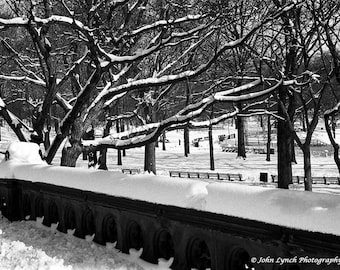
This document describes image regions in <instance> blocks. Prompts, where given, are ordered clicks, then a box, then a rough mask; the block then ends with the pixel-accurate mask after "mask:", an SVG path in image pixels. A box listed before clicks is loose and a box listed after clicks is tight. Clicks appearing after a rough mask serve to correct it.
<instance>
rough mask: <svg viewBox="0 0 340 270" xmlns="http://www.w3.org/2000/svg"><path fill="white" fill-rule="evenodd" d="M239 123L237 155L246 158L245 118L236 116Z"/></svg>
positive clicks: (237, 123)
mask: <svg viewBox="0 0 340 270" xmlns="http://www.w3.org/2000/svg"><path fill="white" fill-rule="evenodd" d="M236 125H237V157H238V158H239V157H242V158H246V144H245V137H244V119H243V118H242V117H237V118H236Z"/></svg>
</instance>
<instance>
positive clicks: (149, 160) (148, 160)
mask: <svg viewBox="0 0 340 270" xmlns="http://www.w3.org/2000/svg"><path fill="white" fill-rule="evenodd" d="M144 171H146V172H149V173H150V172H153V173H154V174H156V143H155V142H152V143H149V144H146V145H145V151H144Z"/></svg>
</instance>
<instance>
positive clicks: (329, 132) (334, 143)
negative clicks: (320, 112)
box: [324, 115, 340, 174]
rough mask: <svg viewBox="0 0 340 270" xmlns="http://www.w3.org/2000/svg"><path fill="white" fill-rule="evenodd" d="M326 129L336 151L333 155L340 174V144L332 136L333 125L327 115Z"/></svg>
mask: <svg viewBox="0 0 340 270" xmlns="http://www.w3.org/2000/svg"><path fill="white" fill-rule="evenodd" d="M324 118H325V127H326V131H327V135H328V138H329V140H330V142H331V144H332V146H333V149H334V154H333V158H334V161H335V164H336V166H337V167H338V171H339V174H340V158H339V144H338V143H337V142H336V141H335V140H334V137H333V136H332V131H331V123H330V120H329V115H325V116H324Z"/></svg>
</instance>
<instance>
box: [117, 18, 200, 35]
mask: <svg viewBox="0 0 340 270" xmlns="http://www.w3.org/2000/svg"><path fill="white" fill-rule="evenodd" d="M205 17H206V15H187V16H185V17H182V18H179V19H170V20H159V21H157V22H154V23H152V24H148V25H145V26H143V27H140V28H139V29H136V30H134V31H131V32H129V33H124V34H123V35H122V36H120V37H119V38H118V40H121V39H122V38H125V37H131V36H135V35H138V34H141V33H143V32H145V31H149V30H152V29H155V28H159V27H164V26H170V25H176V24H181V23H184V22H190V21H197V20H201V19H203V18H205Z"/></svg>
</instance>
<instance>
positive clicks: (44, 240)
mask: <svg viewBox="0 0 340 270" xmlns="http://www.w3.org/2000/svg"><path fill="white" fill-rule="evenodd" d="M167 265H169V263H168V262H164V263H163V264H162V263H159V265H153V264H150V263H147V262H145V261H142V260H141V259H139V257H138V253H137V252H134V251H133V250H132V251H131V254H129V255H127V254H123V253H121V252H119V250H117V249H115V248H114V245H113V244H108V245H107V246H101V245H98V244H95V243H93V242H91V241H86V240H84V239H80V238H77V237H74V236H73V235H71V234H64V233H61V232H59V231H57V230H55V226H54V227H53V228H50V227H45V226H44V225H42V224H41V221H21V222H12V223H11V222H9V221H8V220H7V219H6V218H4V217H2V216H0V269H1V270H9V269H15V270H20V269H22V270H143V269H146V270H156V269H158V270H169V267H168V266H167Z"/></svg>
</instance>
